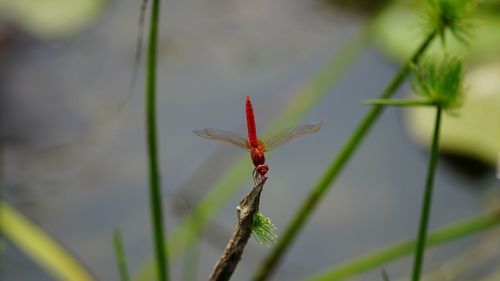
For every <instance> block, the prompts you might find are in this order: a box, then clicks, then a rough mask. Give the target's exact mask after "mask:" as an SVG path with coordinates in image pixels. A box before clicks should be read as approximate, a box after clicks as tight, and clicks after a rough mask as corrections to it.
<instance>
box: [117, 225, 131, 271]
mask: <svg viewBox="0 0 500 281" xmlns="http://www.w3.org/2000/svg"><path fill="white" fill-rule="evenodd" d="M113 246H114V248H115V255H116V262H117V265H118V271H119V272H120V280H121V281H128V280H130V277H129V274H128V269H127V259H126V256H125V250H124V249H123V242H122V236H121V234H120V230H118V229H115V232H114V233H113Z"/></svg>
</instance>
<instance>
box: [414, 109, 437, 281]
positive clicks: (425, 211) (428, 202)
mask: <svg viewBox="0 0 500 281" xmlns="http://www.w3.org/2000/svg"><path fill="white" fill-rule="evenodd" d="M441 114H442V109H441V107H440V106H439V105H438V106H436V123H435V124H434V134H433V136H432V146H431V155H430V159H429V169H428V171H427V180H426V182H425V191H424V198H423V200H422V209H421V213H420V226H419V228H418V236H417V245H416V248H415V259H414V261H413V273H412V280H413V281H418V280H420V273H421V271H422V264H423V261H424V253H425V241H426V237H427V228H428V225H429V217H430V213H431V206H432V193H433V189H434V178H435V175H436V166H437V158H438V151H439V130H440V127H441Z"/></svg>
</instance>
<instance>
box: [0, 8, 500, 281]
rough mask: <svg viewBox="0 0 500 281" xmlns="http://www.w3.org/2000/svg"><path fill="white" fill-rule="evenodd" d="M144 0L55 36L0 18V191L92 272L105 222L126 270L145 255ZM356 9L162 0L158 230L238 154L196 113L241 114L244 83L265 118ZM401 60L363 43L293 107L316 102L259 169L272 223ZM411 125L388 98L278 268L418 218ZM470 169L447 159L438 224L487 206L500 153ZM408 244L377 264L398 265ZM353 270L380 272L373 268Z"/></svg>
mask: <svg viewBox="0 0 500 281" xmlns="http://www.w3.org/2000/svg"><path fill="white" fill-rule="evenodd" d="M139 9H140V3H139V1H132V0H126V1H125V0H122V1H110V2H107V3H106V4H105V5H104V6H103V7H102V10H100V12H99V14H98V15H96V17H95V18H94V19H93V20H92V23H91V24H90V25H88V26H87V27H85V28H84V29H83V30H80V31H78V32H76V33H74V34H71V35H68V36H65V37H64V38H62V39H60V38H59V39H57V40H47V39H42V38H39V37H36V36H33V35H31V34H29V33H26V32H24V31H23V30H22V29H18V28H16V26H14V25H12V24H10V23H6V25H5V26H6V27H5V30H7V31H8V32H9V33H8V36H9V38H10V39H9V41H8V44H6V45H5V46H4V48H3V50H2V56H1V62H2V69H1V72H0V81H1V94H0V100H1V101H0V108H1V110H0V114H1V116H2V117H1V121H0V136H1V138H2V144H3V147H2V150H3V153H2V157H3V159H2V161H3V166H4V167H3V169H4V171H3V173H4V175H5V177H4V179H3V181H4V190H3V197H4V198H5V199H6V200H7V201H8V202H10V203H11V204H13V205H14V206H15V207H16V208H17V209H18V210H20V211H22V212H23V213H24V214H26V215H27V216H29V217H30V218H31V219H33V220H34V221H35V222H36V223H37V224H39V225H41V226H42V227H43V228H44V229H46V230H47V231H49V232H50V233H51V234H53V235H54V236H55V237H56V238H57V240H58V241H60V242H61V243H63V244H64V245H65V246H66V247H67V248H68V249H70V251H71V252H73V253H74V254H75V255H76V256H77V257H78V258H79V259H80V260H81V261H82V262H83V263H84V264H85V265H87V266H88V267H89V268H90V269H91V271H92V272H93V273H94V274H95V276H96V277H97V278H98V279H99V280H118V272H117V270H116V266H115V258H114V254H113V249H112V244H111V237H112V231H113V229H114V227H116V226H118V227H120V228H121V230H122V233H123V237H124V242H125V249H126V252H127V256H128V260H129V263H130V269H131V271H132V272H134V271H136V270H137V269H139V267H140V266H141V265H142V264H143V263H144V261H145V260H146V259H148V258H149V257H150V256H151V255H152V247H151V245H152V242H151V239H150V238H151V237H150V236H151V235H150V228H149V227H150V226H149V225H150V224H149V209H148V197H147V196H148V193H147V192H148V189H147V183H148V180H147V172H146V161H145V160H146V155H145V141H144V118H143V116H144V112H143V88H144V87H143V79H142V74H140V76H139V80H138V81H137V87H136V89H135V91H134V92H133V94H132V95H129V94H128V90H129V88H128V87H129V85H130V79H131V78H130V77H131V72H132V67H133V59H134V52H135V49H134V48H135V43H136V41H135V40H136V38H137V32H138V26H137V22H138V17H139ZM365 22H366V18H365V17H363V16H360V15H359V14H356V13H353V12H347V11H346V10H343V9H340V8H336V7H333V6H331V5H329V4H327V3H325V2H319V1H290V0H287V1H285V0H279V1H243V0H236V1H223V0H213V1H200V0H186V1H166V2H164V3H163V7H162V19H161V30H160V35H161V37H160V46H159V51H160V61H159V70H158V78H159V85H158V86H159V89H158V91H159V92H158V120H159V126H160V127H159V133H160V150H161V163H162V171H161V174H162V183H163V194H164V198H165V204H166V208H165V212H166V220H167V229H168V230H169V231H172V230H173V229H174V228H175V227H176V225H177V224H178V223H179V221H181V219H182V216H183V215H184V214H185V212H186V210H187V208H189V207H190V206H191V205H192V204H194V203H196V202H197V200H199V199H200V198H202V196H203V194H204V193H205V192H207V189H208V188H210V187H211V185H212V184H213V183H214V182H215V180H216V179H217V177H218V176H220V175H222V174H223V172H224V170H225V169H227V167H229V166H230V165H231V163H232V161H233V160H234V159H236V158H237V157H238V156H241V155H245V152H244V151H239V150H237V149H234V148H232V147H229V146H226V145H220V144H216V143H212V142H208V141H205V140H203V139H200V138H198V137H197V136H195V135H194V134H193V133H192V130H193V129H200V128H205V127H215V128H220V129H227V130H233V131H241V132H244V125H245V124H244V107H243V105H244V98H245V96H246V95H249V96H251V97H252V101H253V104H254V109H255V111H256V118H257V126H258V130H260V131H263V130H264V129H265V128H266V125H267V124H269V121H270V120H271V119H272V118H273V117H274V116H276V115H277V114H279V112H280V110H281V109H282V108H283V106H284V104H286V102H287V101H289V100H291V99H292V98H293V97H294V96H295V94H296V91H297V90H298V89H299V88H300V86H301V85H303V84H304V83H306V82H307V81H308V79H309V78H310V77H311V76H312V75H314V74H315V73H316V72H317V71H318V70H319V69H321V68H322V67H323V66H324V64H325V63H326V62H327V61H329V60H330V59H331V58H332V57H333V56H334V55H335V54H336V52H338V50H339V49H340V48H341V47H342V46H343V44H345V42H346V41H348V40H349V39H350V38H352V37H353V36H356V34H357V33H358V32H360V30H361V29H362V27H363V25H364V24H365ZM141 65H142V63H141ZM397 69H398V63H397V62H395V61H392V60H389V59H387V58H385V57H384V56H383V55H381V53H380V52H379V51H378V50H376V49H374V48H373V47H368V48H367V49H366V50H365V51H364V52H363V54H362V55H361V56H360V57H359V59H357V60H356V61H355V62H354V63H353V65H352V66H351V67H350V68H349V69H348V71H347V72H346V73H345V74H344V75H343V76H342V77H341V78H340V80H339V81H338V83H337V84H336V85H335V86H334V87H332V88H331V89H330V90H329V91H328V94H327V95H326V96H325V97H324V98H323V99H322V100H321V102H320V103H319V104H318V105H317V106H315V107H314V109H313V110H312V111H311V112H310V113H309V114H308V116H307V118H306V119H305V120H304V121H308V120H322V121H323V122H324V125H323V128H322V129H321V131H320V132H319V133H316V134H314V135H311V136H308V137H304V138H301V139H299V140H296V141H294V142H293V143H290V144H287V145H286V146H283V147H281V148H280V149H278V150H276V152H273V153H272V155H270V156H269V157H268V163H269V166H270V172H269V176H270V179H269V181H268V183H267V185H266V187H265V190H264V193H263V198H262V200H261V211H262V212H263V213H264V214H266V215H267V216H269V217H271V218H272V220H273V222H274V223H275V224H276V226H277V228H278V234H279V233H280V231H282V230H283V228H284V227H285V226H286V224H287V223H288V221H289V220H290V217H291V214H293V213H294V212H295V210H296V209H297V207H298V205H299V203H300V202H301V201H302V200H303V199H304V198H305V196H306V195H307V194H308V192H309V190H310V188H311V186H312V185H313V184H314V183H315V182H316V179H317V178H318V177H320V175H321V174H322V172H323V171H324V169H325V167H326V166H327V165H328V164H329V162H330V161H331V159H332V157H333V156H334V155H335V154H336V153H337V151H338V149H339V148H340V147H341V145H342V144H343V143H344V141H345V139H346V138H347V137H348V136H349V135H350V134H351V132H352V131H353V128H354V126H355V125H356V124H357V123H358V122H359V120H360V119H361V118H362V116H363V114H364V113H365V112H366V111H367V109H368V107H367V106H366V105H363V104H361V103H360V100H362V99H365V98H373V97H376V96H377V95H378V93H379V92H380V91H381V90H382V89H383V88H384V87H385V85H386V84H387V83H388V81H390V79H391V77H392V75H393V74H394V73H395V71H397ZM141 70H142V67H141ZM141 73H142V72H141ZM404 88H405V89H402V90H400V92H399V96H401V95H402V94H403V93H406V92H407V90H408V89H407V87H404ZM405 126H406V123H405V121H404V115H403V114H402V111H401V110H399V109H388V110H387V111H386V112H385V113H384V114H383V116H382V118H381V119H380V120H379V121H378V122H377V124H376V126H375V127H374V128H373V130H372V131H371V133H370V134H369V137H368V138H367V139H366V140H365V141H364V143H363V145H362V146H361V148H360V149H359V151H358V152H357V153H356V155H355V157H354V158H353V159H352V161H351V162H350V163H349V164H348V166H347V168H346V169H345V171H344V172H343V174H342V176H341V177H340V178H339V180H338V181H337V183H336V185H335V187H334V188H333V189H332V190H331V192H329V193H328V195H327V197H326V198H324V199H323V202H322V204H321V206H320V207H319V209H318V210H317V212H316V213H315V215H314V216H313V218H312V219H311V221H310V222H309V223H308V224H307V228H305V230H304V231H303V232H302V233H301V235H300V236H299V238H298V239H297V241H296V244H295V245H294V246H293V247H292V249H291V251H290V252H289V255H288V256H287V257H286V259H285V260H284V262H283V264H282V266H281V267H280V268H279V270H278V271H277V274H276V275H275V277H274V280H300V279H301V278H303V277H305V276H308V275H310V274H312V273H315V272H317V271H318V270H323V269H325V268H327V267H329V266H331V265H333V264H338V263H340V262H342V261H345V260H346V259H349V258H352V257H355V256H358V255H360V254H362V253H364V252H367V251H369V250H372V249H375V248H379V247H381V246H383V245H387V244H391V243H394V242H396V241H400V240H403V239H406V238H410V237H413V236H414V235H415V233H416V228H417V220H418V214H419V209H420V198H421V194H422V187H423V183H424V178H425V174H426V169H427V161H428V154H427V153H426V151H425V149H423V148H422V147H419V146H418V145H416V144H415V142H414V141H412V140H411V138H410V137H409V135H408V133H407V128H406V127H405ZM245 157H247V156H246V155H245ZM474 165H475V164H474ZM251 169H252V167H251V163H250V161H249V176H248V179H247V181H246V183H245V186H243V187H242V188H241V190H240V192H238V194H237V195H236V196H234V198H233V199H232V200H231V201H229V202H228V203H227V204H226V205H225V206H224V208H223V210H222V211H221V212H220V213H219V214H218V216H217V217H216V219H215V221H214V222H212V223H210V225H209V226H208V227H207V229H206V231H205V232H204V236H203V242H202V245H201V250H200V258H199V260H200V271H199V280H205V279H206V276H208V274H209V273H210V271H211V268H212V266H213V264H214V263H215V261H216V260H217V258H218V256H219V255H220V254H221V252H222V249H223V247H224V245H225V242H226V240H227V239H228V237H229V235H230V232H231V230H232V228H233V225H234V223H235V220H236V217H235V212H234V208H235V206H236V205H237V203H238V202H239V200H240V198H241V197H242V196H243V194H244V193H245V192H247V191H248V189H249V187H250V186H251V184H252V180H251V177H250V171H251ZM480 170H481V173H480V175H479V176H478V174H474V176H471V175H469V174H466V173H464V172H463V171H462V170H460V169H456V168H455V167H454V166H452V165H448V164H447V163H446V162H443V161H441V162H440V164H439V168H438V176H437V179H436V189H435V200H434V204H433V210H432V219H431V227H436V226H440V225H443V224H446V223H450V222H453V221H456V220H459V219H462V218H465V217H468V216H471V215H474V214H477V213H479V212H481V211H482V210H484V209H485V208H486V206H485V205H486V203H485V202H486V200H485V197H488V196H485V193H486V192H487V191H486V190H488V187H489V186H495V185H498V182H497V181H496V179H495V172H494V170H493V169H491V170H490V169H486V170H484V169H482V168H480ZM490 197H491V196H490ZM478 238H479V237H477V236H475V237H472V238H468V239H465V240H461V242H458V243H451V244H449V245H447V246H444V247H440V248H439V249H438V250H432V251H430V252H429V253H428V255H427V257H428V258H427V260H426V263H427V264H429V265H432V266H434V267H435V265H436V264H439V262H441V261H444V260H447V259H449V258H450V256H453V255H455V254H457V253H458V252H459V251H460V250H461V249H463V248H464V247H466V246H467V245H468V244H470V243H471V242H473V241H475V240H477V239H478ZM267 252H268V249H267V248H266V247H263V246H261V245H259V244H257V243H256V242H255V240H251V241H250V242H249V244H248V247H247V250H246V252H245V254H244V256H243V261H242V263H240V265H239V267H238V269H237V271H236V273H235V276H234V280H247V279H248V278H249V276H250V275H251V274H252V273H253V272H254V270H255V268H256V266H257V265H258V264H259V262H260V261H261V260H262V258H263V257H264V255H265V254H266V253H267ZM5 257H6V258H5V260H4V264H3V266H2V267H3V269H2V275H3V276H2V280H13V281H14V280H16V281H17V280H40V281H42V280H52V279H51V277H50V276H48V275H47V274H46V273H44V272H43V271H42V270H41V269H40V268H39V267H38V266H37V265H35V264H34V263H32V262H31V261H30V260H29V259H28V258H27V257H26V256H24V254H23V253H21V252H20V251H19V250H17V249H16V248H15V247H13V246H12V245H11V244H7V251H6V253H5ZM410 262H411V259H404V260H403V261H401V262H398V263H395V264H391V265H389V266H388V267H387V269H388V271H389V272H390V273H391V275H393V276H404V275H405V274H408V272H409V268H410ZM181 266H182V258H181V259H178V260H177V261H176V262H175V263H174V266H173V268H174V280H179V279H180V275H181ZM432 266H431V267H432ZM359 280H381V277H380V273H379V272H377V271H375V272H373V273H370V274H367V275H364V276H362V277H361V279H359Z"/></svg>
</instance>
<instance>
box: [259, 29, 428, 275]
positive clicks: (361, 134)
mask: <svg viewBox="0 0 500 281" xmlns="http://www.w3.org/2000/svg"><path fill="white" fill-rule="evenodd" d="M434 37H435V33H432V34H430V35H429V36H428V37H427V38H426V39H425V40H424V42H423V43H422V44H421V45H420V46H419V48H418V49H417V51H416V52H415V54H414V55H413V57H412V58H411V59H409V60H408V61H407V62H406V63H405V64H404V65H403V66H402V67H401V69H400V70H399V72H398V73H397V74H396V76H395V77H394V78H393V80H392V81H391V83H390V84H389V85H388V86H387V88H386V89H385V90H384V92H382V94H381V96H380V98H389V97H391V96H392V95H393V94H394V92H395V91H396V89H397V88H398V87H399V85H401V82H402V81H403V79H404V77H405V76H406V74H407V73H408V70H409V69H410V64H411V63H417V62H418V60H419V58H420V57H421V56H422V54H423V53H424V51H425V50H426V49H427V47H428V46H429V44H430V43H431V41H432V40H433V39H434ZM382 110H383V107H382V106H379V105H377V106H374V107H373V108H372V109H371V110H370V111H369V112H368V114H367V115H366V116H365V117H364V118H363V120H361V122H360V123H359V125H358V127H357V128H356V130H355V131H354V133H353V134H352V135H351V137H350V138H349V139H348V140H347V142H346V143H345V145H344V146H343V147H342V149H341V150H340V152H339V154H338V155H337V157H336V158H335V159H334V161H333V162H332V163H331V164H330V166H329V167H328V168H327V170H326V171H325V173H324V174H323V176H322V177H321V179H320V180H319V182H318V183H317V184H316V185H315V187H314V188H313V190H312V192H311V193H310V194H309V197H308V198H307V199H306V200H305V201H304V203H303V204H302V206H301V207H300V208H299V210H298V211H297V212H296V214H295V216H294V217H293V218H292V221H291V222H290V224H289V225H288V227H287V229H286V230H285V232H284V234H283V235H282V236H281V239H280V240H279V241H278V244H277V245H276V247H275V248H274V249H273V251H272V252H271V253H270V255H269V256H268V257H267V258H266V259H265V260H264V262H263V264H262V265H261V267H260V268H259V269H258V270H257V272H256V274H255V275H254V277H253V278H252V280H255V281H263V280H267V278H268V277H269V276H270V274H271V273H272V271H273V270H274V269H275V268H276V266H277V264H278V263H279V261H280V260H281V258H282V256H283V254H284V253H285V252H286V250H287V249H288V248H289V247H290V245H291V244H292V242H293V241H294V240H295V237H296V236H297V234H298V233H299V231H300V230H301V229H302V227H303V225H304V223H305V222H306V221H307V219H308V218H309V216H310V215H311V214H312V213H313V211H314V210H315V207H316V206H317V205H318V203H319V201H320V199H321V198H322V197H323V195H324V194H325V193H326V191H327V190H328V187H330V186H331V184H332V182H333V181H334V180H335V179H336V178H337V176H338V175H339V174H340V171H341V170H342V168H344V166H345V165H346V164H347V161H348V160H349V159H350V158H351V156H352V155H353V153H354V151H355V150H356V148H357V147H358V145H359V144H360V143H361V141H362V140H363V139H364V138H365V136H366V134H367V133H368V131H369V129H370V128H371V127H372V125H373V123H374V122H375V120H377V118H378V117H379V115H380V114H381V113H382Z"/></svg>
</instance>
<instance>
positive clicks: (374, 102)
mask: <svg viewBox="0 0 500 281" xmlns="http://www.w3.org/2000/svg"><path fill="white" fill-rule="evenodd" d="M362 102H363V103H364V104H369V105H392V106H433V105H435V103H434V102H432V101H429V100H401V99H368V100H363V101H362Z"/></svg>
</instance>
